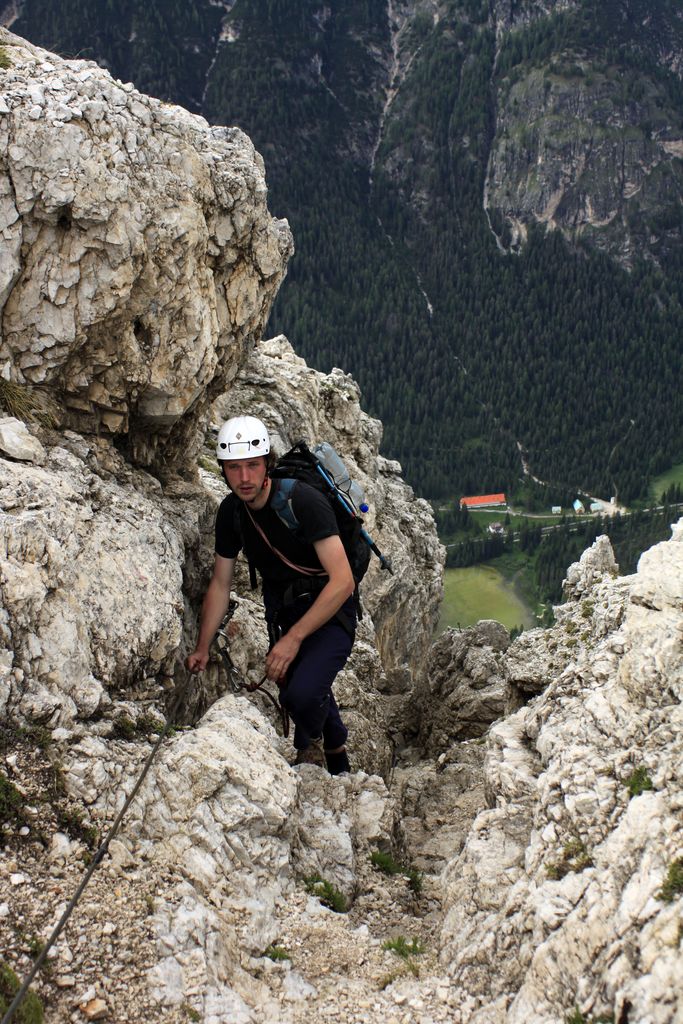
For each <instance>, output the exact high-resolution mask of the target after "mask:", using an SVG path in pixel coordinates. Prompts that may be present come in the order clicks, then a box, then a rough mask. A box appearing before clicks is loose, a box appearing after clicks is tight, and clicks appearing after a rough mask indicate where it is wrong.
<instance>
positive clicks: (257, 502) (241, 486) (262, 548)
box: [187, 416, 356, 775]
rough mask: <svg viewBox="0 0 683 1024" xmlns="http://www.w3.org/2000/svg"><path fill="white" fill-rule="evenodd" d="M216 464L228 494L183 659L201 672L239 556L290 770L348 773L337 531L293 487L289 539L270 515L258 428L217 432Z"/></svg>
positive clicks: (322, 503) (329, 517) (346, 619)
mask: <svg viewBox="0 0 683 1024" xmlns="http://www.w3.org/2000/svg"><path fill="white" fill-rule="evenodd" d="M216 454H217V456H218V460H219V464H220V466H221V470H222V472H223V476H224V478H225V481H226V483H227V485H228V487H229V488H230V490H231V492H232V493H231V494H229V495H228V496H227V497H226V498H224V499H223V501H222V503H221V505H220V507H219V509H218V514H217V516H216V561H215V565H214V570H213V576H212V578H211V582H210V583H209V587H208V589H207V592H206V595H205V597H204V603H203V605H202V612H201V618H200V626H199V639H198V641H197V647H196V649H195V650H194V651H193V653H192V654H190V656H189V657H188V659H187V667H188V669H189V670H190V671H191V672H201V671H203V670H204V669H205V668H206V665H207V663H208V660H209V647H210V645H211V643H212V641H213V638H214V636H215V634H216V630H217V629H218V627H219V625H220V624H221V622H222V620H223V618H224V616H225V613H226V611H227V608H228V603H229V601H230V589H231V586H232V579H233V572H234V567H235V559H236V558H237V555H238V554H239V552H240V550H242V549H243V550H244V552H245V554H246V556H247V558H248V559H249V563H250V566H254V567H255V568H256V569H258V571H259V572H260V574H261V578H262V581H263V600H264V605H265V612H266V621H267V623H268V632H269V636H270V640H271V646H270V650H269V652H268V656H267V658H266V663H265V672H266V675H267V677H268V678H269V679H270V680H272V681H274V682H276V683H277V684H278V685H279V686H280V700H281V702H282V704H283V705H284V707H286V708H287V711H288V712H289V714H290V715H291V717H292V719H293V721H294V724H295V730H294V746H295V747H296V750H297V756H296V761H295V762H294V763H295V764H316V765H319V766H320V767H325V765H326V766H327V770H328V771H329V772H330V774H332V775H337V774H339V773H341V772H344V771H349V770H350V769H349V760H348V757H347V754H346V746H345V744H346V738H347V735H348V730H347V728H346V726H345V725H344V723H343V722H342V720H341V716H340V714H339V709H338V707H337V703H336V701H335V699H334V696H333V694H332V684H333V682H334V679H335V676H336V675H337V673H338V672H339V670H340V669H341V668H342V667H343V666H344V664H345V663H346V660H347V658H348V656H349V654H350V652H351V647H352V646H353V640H354V634H355V626H356V611H355V603H354V599H353V593H354V588H355V581H354V578H353V573H352V571H351V566H350V565H349V561H348V558H347V556H346V552H345V550H344V546H343V544H342V542H341V539H340V537H339V529H338V527H337V521H336V518H335V515H334V512H333V511H332V508H331V506H330V503H329V501H328V500H327V498H326V497H325V495H324V494H321V493H320V492H319V491H317V490H316V489H315V488H313V487H311V486H309V485H308V484H306V483H304V482H303V481H298V482H297V483H296V486H295V487H294V490H293V491H292V494H291V499H290V500H291V504H292V511H293V513H294V515H295V517H296V520H297V521H298V523H299V527H298V529H297V530H296V531H293V530H291V529H290V528H288V526H287V525H286V524H285V523H284V522H283V521H282V520H281V518H280V517H279V516H278V515H277V514H276V513H275V512H274V511H273V509H272V508H271V501H272V498H273V496H274V494H275V492H276V489H277V487H278V486H279V481H277V480H273V479H271V477H270V471H271V470H272V469H273V467H274V465H275V459H274V456H273V455H272V453H271V451H270V439H269V436H268V431H267V430H266V427H265V425H264V424H263V423H262V422H261V421H260V420H258V419H256V418H255V417H253V416H237V417H234V418H233V419H230V420H228V421H227V422H226V423H224V424H223V426H222V427H221V429H220V432H219V434H218V443H217V446H216Z"/></svg>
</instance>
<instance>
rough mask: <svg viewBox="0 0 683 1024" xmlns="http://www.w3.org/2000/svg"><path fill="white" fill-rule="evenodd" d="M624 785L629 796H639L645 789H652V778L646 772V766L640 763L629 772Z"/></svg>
mask: <svg viewBox="0 0 683 1024" xmlns="http://www.w3.org/2000/svg"><path fill="white" fill-rule="evenodd" d="M624 785H625V786H626V788H627V789H628V791H629V795H630V796H632V797H634V796H640V794H641V793H644V792H645V791H646V790H648V789H652V779H651V778H650V776H649V775H648V774H647V768H645V767H644V766H643V765H641V766H640V767H639V768H636V769H634V771H633V772H631V774H630V775H629V777H628V778H627V780H626V782H625V783H624Z"/></svg>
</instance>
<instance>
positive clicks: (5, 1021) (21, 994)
mask: <svg viewBox="0 0 683 1024" xmlns="http://www.w3.org/2000/svg"><path fill="white" fill-rule="evenodd" d="M189 684H190V679H189V678H188V679H187V681H186V682H185V685H184V686H183V687H181V689H180V690H179V692H178V696H177V698H176V700H175V703H174V705H173V707H172V709H171V711H170V712H169V714H168V716H167V718H166V722H165V724H164V728H163V729H162V731H161V733H160V734H159V737H158V738H157V741H156V743H155V744H154V746H153V747H152V750H151V751H150V753H149V755H148V757H147V760H146V761H145V764H144V766H143V769H142V772H141V774H140V776H139V778H138V780H137V782H136V783H135V785H134V786H133V789H132V790H131V792H130V794H129V795H128V797H127V799H126V801H125V803H124V805H123V807H122V808H121V810H120V811H119V813H118V815H117V816H116V820H115V821H114V824H113V825H112V826H111V828H110V829H109V832H108V833H107V836H106V838H105V840H104V842H103V843H102V844H101V845H100V847H99V848H98V850H97V852H96V853H95V855H94V856H93V859H92V860H91V862H90V864H89V866H88V870H87V871H86V873H85V875H84V876H83V878H82V880H81V884H80V885H79V886H78V889H77V890H76V892H75V893H74V895H73V897H72V898H71V901H70V902H69V904H68V905H67V907H66V909H65V911H64V913H63V914H62V916H61V917H60V919H59V921H58V922H57V924H56V925H55V927H54V928H53V930H52V934H51V935H50V937H49V939H48V940H47V942H46V943H45V945H44V946H43V948H42V950H41V951H40V955H39V956H38V958H37V959H36V962H35V963H34V965H33V967H32V969H31V971H30V972H29V974H28V975H27V976H26V978H25V979H24V981H23V982H22V984H21V987H20V988H19V989H18V990H17V993H16V995H15V996H14V999H13V1000H12V1002H11V1003H10V1005H9V1007H8V1008H7V1012H6V1013H5V1016H4V1017H3V1018H2V1022H1V1024H10V1021H11V1020H12V1018H13V1017H14V1014H15V1013H16V1011H17V1010H18V1008H19V1006H20V1005H21V1003H22V1002H23V1000H24V998H25V996H26V993H27V992H28V990H29V988H30V986H31V983H32V982H33V979H34V978H35V976H36V974H37V973H38V971H39V970H40V968H41V967H42V966H43V964H44V963H45V959H46V957H47V954H48V953H49V951H50V950H51V949H52V947H53V946H54V944H55V942H56V941H57V939H58V938H59V936H60V935H61V934H62V932H63V931H64V928H65V926H66V923H67V921H68V920H69V918H70V917H71V914H72V913H73V911H74V909H75V908H76V904H77V903H78V901H79V899H80V898H81V896H82V895H83V892H84V890H85V887H86V886H87V884H88V882H89V881H90V879H91V877H92V875H93V873H94V871H95V868H97V867H98V866H99V864H100V863H101V861H102V859H103V857H104V855H105V854H106V853H107V851H108V849H109V844H110V843H111V841H112V839H113V838H114V836H115V835H116V833H117V832H118V830H119V826H120V825H121V822H122V821H123V818H124V815H125V813H126V811H127V810H128V808H129V807H130V805H131V803H132V802H133V800H134V799H135V797H136V796H137V793H138V791H139V789H140V786H141V785H142V783H143V782H144V780H145V777H146V775H147V772H148V771H149V769H150V768H151V766H152V761H153V760H154V758H155V757H156V754H157V751H158V750H159V747H160V746H161V743H162V741H163V740H164V739H165V737H166V736H167V734H168V730H169V729H170V728H171V726H172V725H173V722H174V719H175V716H176V714H177V712H178V709H179V707H180V705H181V703H182V701H183V699H184V697H185V694H186V693H187V690H188V687H189Z"/></svg>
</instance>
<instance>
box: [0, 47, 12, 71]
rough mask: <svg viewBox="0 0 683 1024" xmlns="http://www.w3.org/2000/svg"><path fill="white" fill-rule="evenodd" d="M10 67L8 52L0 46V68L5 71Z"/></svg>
mask: <svg viewBox="0 0 683 1024" xmlns="http://www.w3.org/2000/svg"><path fill="white" fill-rule="evenodd" d="M11 67H12V61H11V60H10V59H9V54H8V53H7V49H6V47H4V46H0V68H2V69H3V71H6V70H7V68H11Z"/></svg>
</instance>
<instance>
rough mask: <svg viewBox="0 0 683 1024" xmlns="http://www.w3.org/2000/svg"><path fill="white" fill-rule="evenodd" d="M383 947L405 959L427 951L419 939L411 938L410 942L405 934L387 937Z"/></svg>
mask: <svg viewBox="0 0 683 1024" xmlns="http://www.w3.org/2000/svg"><path fill="white" fill-rule="evenodd" d="M382 949H386V950H389V951H390V952H392V953H395V954H396V956H400V957H402V958H403V959H404V960H407V959H408V958H409V957H411V956H419V955H420V954H421V953H424V951H425V950H424V946H423V945H422V943H421V942H420V940H419V939H411V940H410V942H408V941H407V939H406V938H405V936H403V935H397V936H396V938H395V939H387V941H386V942H383V943H382Z"/></svg>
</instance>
